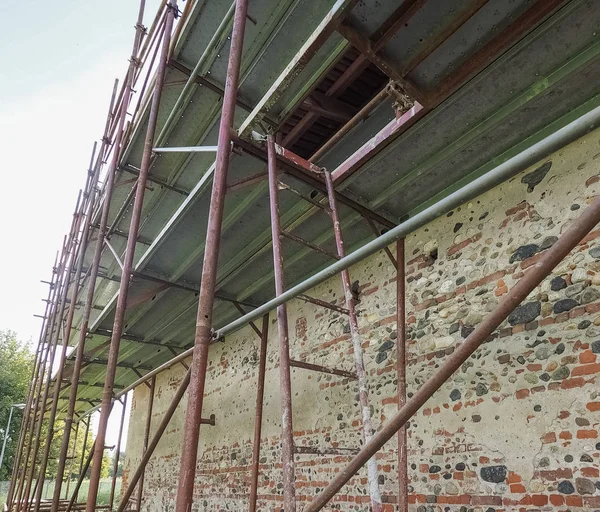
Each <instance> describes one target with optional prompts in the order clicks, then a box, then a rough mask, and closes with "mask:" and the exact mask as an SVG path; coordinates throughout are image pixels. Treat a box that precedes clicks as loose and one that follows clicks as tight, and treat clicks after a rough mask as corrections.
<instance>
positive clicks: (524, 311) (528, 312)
mask: <svg viewBox="0 0 600 512" xmlns="http://www.w3.org/2000/svg"><path fill="white" fill-rule="evenodd" d="M541 308H542V306H541V303H540V302H527V303H525V304H523V305H521V306H519V307H517V308H516V309H515V310H514V311H513V312H512V313H511V314H510V315H509V316H508V322H509V323H510V325H519V324H528V323H529V322H533V321H534V320H535V319H536V318H537V317H538V316H539V315H540V312H541Z"/></svg>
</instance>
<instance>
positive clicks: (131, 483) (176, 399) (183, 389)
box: [117, 370, 192, 512]
mask: <svg viewBox="0 0 600 512" xmlns="http://www.w3.org/2000/svg"><path fill="white" fill-rule="evenodd" d="M191 373H192V371H191V370H188V371H187V372H186V374H185V377H184V378H183V381H182V382H181V384H180V385H179V388H178V389H177V392H176V393H175V396H174V397H173V400H172V401H171V405H169V408H168V409H167V412H165V415H164V416H163V419H162V420H161V422H160V424H159V425H158V427H157V429H156V432H155V433H154V436H153V437H152V441H150V443H149V444H148V448H147V450H146V451H145V452H144V456H143V457H142V460H141V461H140V465H139V466H138V468H137V469H136V471H135V473H134V474H133V476H132V477H131V478H130V479H129V485H128V487H127V489H126V490H125V492H124V493H123V495H122V498H121V503H120V504H119V508H118V509H117V512H124V511H125V509H126V508H127V505H128V503H129V499H130V498H131V496H132V495H133V491H134V490H135V486H136V485H137V483H138V481H139V480H140V478H141V477H142V475H143V474H144V470H145V469H146V465H147V464H148V461H149V460H150V457H152V454H153V453H154V450H155V449H156V446H157V445H158V442H159V441H160V438H161V437H162V435H163V434H164V432H165V430H166V429H167V427H168V426H169V421H171V418H172V417H173V414H175V410H176V409H177V406H178V405H179V402H181V399H182V398H183V395H184V393H185V392H186V390H187V388H188V386H189V384H190V375H191Z"/></svg>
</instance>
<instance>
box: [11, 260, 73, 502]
mask: <svg viewBox="0 0 600 512" xmlns="http://www.w3.org/2000/svg"><path fill="white" fill-rule="evenodd" d="M61 259H62V258H61ZM60 264H62V263H60ZM52 283H53V285H52V286H51V289H52V298H51V299H50V302H48V304H49V305H51V308H50V311H49V313H48V315H47V316H48V319H47V322H46V326H45V331H44V332H43V333H42V335H41V342H42V347H41V349H42V352H41V354H40V364H39V367H38V373H37V375H36V381H35V387H34V396H33V398H32V404H31V407H30V410H29V423H30V425H29V426H28V429H27V430H28V432H27V434H28V436H29V437H28V442H27V448H26V450H25V454H24V455H25V456H24V457H23V467H22V471H21V477H20V478H19V482H18V485H17V486H16V494H14V495H13V497H12V498H11V500H10V501H11V503H12V502H14V501H15V498H16V501H17V502H18V503H21V501H22V497H23V492H24V491H25V488H26V481H27V476H28V474H29V472H28V464H29V457H30V455H31V451H32V448H33V444H34V442H35V441H34V437H35V436H34V429H35V424H36V421H37V411H38V409H39V405H40V404H39V403H40V398H41V390H42V382H43V380H44V374H45V371H46V363H47V360H48V350H49V349H50V344H49V343H48V342H47V338H48V337H49V331H50V329H52V326H53V322H54V313H55V308H54V302H55V300H56V296H57V293H58V289H59V287H60V276H59V274H58V266H57V264H56V262H55V266H54V274H53V279H52Z"/></svg>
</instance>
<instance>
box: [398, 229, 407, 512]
mask: <svg viewBox="0 0 600 512" xmlns="http://www.w3.org/2000/svg"><path fill="white" fill-rule="evenodd" d="M404 262H405V258H404V238H402V239H401V240H398V241H397V242H396V359H397V361H396V367H397V375H398V410H400V409H402V407H403V406H404V404H405V403H406V279H405V267H404V264H405V263H404ZM398 512H408V459H407V452H406V425H403V426H402V427H401V428H400V430H398Z"/></svg>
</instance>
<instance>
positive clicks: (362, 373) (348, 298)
mask: <svg viewBox="0 0 600 512" xmlns="http://www.w3.org/2000/svg"><path fill="white" fill-rule="evenodd" d="M323 174H324V175H325V183H326V185H327V195H328V196H329V210H330V211H331V220H332V221H333V232H334V235H335V244H336V247H337V253H338V256H339V257H340V258H343V257H344V256H345V251H344V240H343V238H342V227H341V224H340V219H339V216H338V210H337V202H336V199H335V188H334V186H333V180H332V179H331V174H330V173H329V172H328V171H324V172H323ZM341 274H342V285H343V288H344V298H345V302H346V309H347V310H348V323H349V325H350V337H351V338H352V348H353V352H354V365H355V368H356V377H357V379H358V401H359V404H360V410H361V418H362V430H363V438H364V441H365V444H367V443H368V442H369V441H370V440H371V438H372V437H373V431H374V429H373V424H372V422H371V406H370V404H369V383H368V382H367V370H366V369H365V363H364V360H363V349H362V342H361V339H360V331H359V328H358V318H357V316H356V304H355V301H354V296H353V295H352V284H351V281H350V272H349V271H348V269H344V270H342V272H341ZM367 479H368V482H369V495H370V497H371V508H372V510H373V512H382V510H383V503H382V501H381V492H380V490H379V474H378V471H377V459H376V458H375V457H372V458H371V459H369V461H368V462H367Z"/></svg>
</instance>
